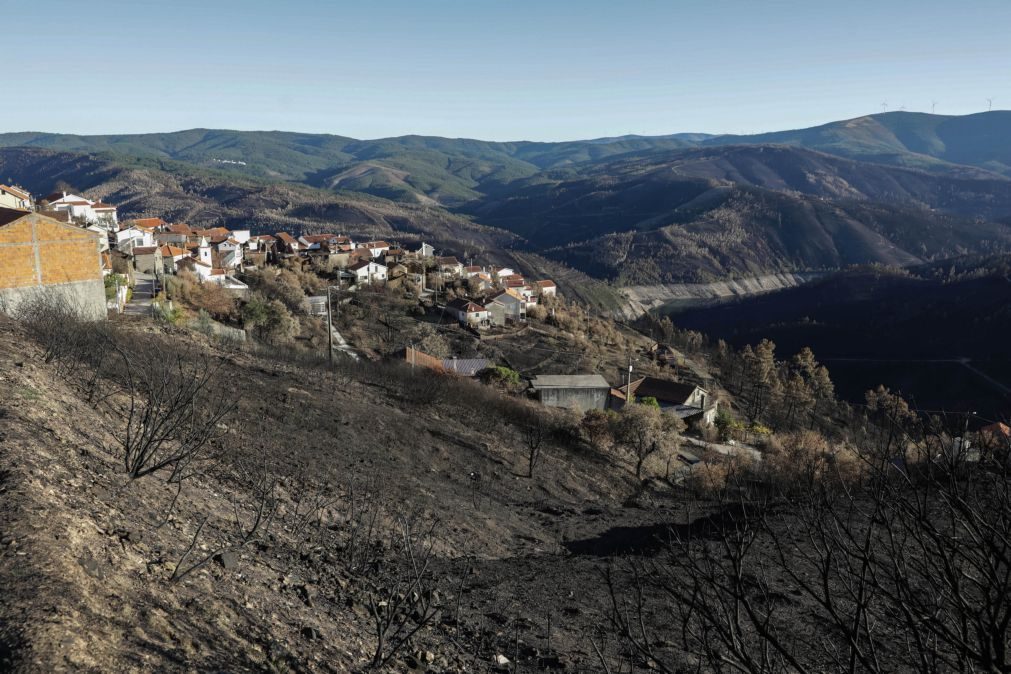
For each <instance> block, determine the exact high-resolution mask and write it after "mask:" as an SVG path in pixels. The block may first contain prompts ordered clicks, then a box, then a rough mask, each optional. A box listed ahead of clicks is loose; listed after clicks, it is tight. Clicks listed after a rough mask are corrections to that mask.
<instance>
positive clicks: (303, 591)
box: [295, 583, 316, 608]
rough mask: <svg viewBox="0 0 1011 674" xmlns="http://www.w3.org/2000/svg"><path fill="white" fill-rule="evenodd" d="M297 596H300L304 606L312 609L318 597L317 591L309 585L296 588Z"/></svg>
mask: <svg viewBox="0 0 1011 674" xmlns="http://www.w3.org/2000/svg"><path fill="white" fill-rule="evenodd" d="M295 594H297V595H298V598H299V599H301V600H302V603H303V604H305V605H306V606H308V607H309V608H312V605H313V604H312V600H313V599H314V598H315V597H316V589H315V588H314V587H313V586H312V585H310V584H308V583H306V584H304V585H299V586H298V587H296V588H295Z"/></svg>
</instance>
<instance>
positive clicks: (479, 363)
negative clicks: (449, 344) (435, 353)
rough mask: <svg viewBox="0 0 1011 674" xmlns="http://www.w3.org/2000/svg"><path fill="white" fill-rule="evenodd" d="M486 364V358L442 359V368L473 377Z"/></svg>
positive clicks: (487, 362) (487, 363)
mask: <svg viewBox="0 0 1011 674" xmlns="http://www.w3.org/2000/svg"><path fill="white" fill-rule="evenodd" d="M488 365H489V361H488V359H487V358H446V359H444V360H443V361H442V367H443V369H445V370H446V371H447V372H452V373H454V374H458V375H460V376H462V377H473V376H474V375H476V374H477V373H478V372H480V371H481V370H483V369H485V368H486V367H488Z"/></svg>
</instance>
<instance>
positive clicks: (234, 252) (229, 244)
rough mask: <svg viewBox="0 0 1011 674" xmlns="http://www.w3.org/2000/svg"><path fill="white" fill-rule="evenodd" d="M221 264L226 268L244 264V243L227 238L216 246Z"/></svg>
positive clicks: (234, 267)
mask: <svg viewBox="0 0 1011 674" xmlns="http://www.w3.org/2000/svg"><path fill="white" fill-rule="evenodd" d="M216 249H217V251H218V260H219V264H220V265H221V267H222V268H224V269H236V268H238V267H241V266H242V245H241V244H240V243H239V242H238V241H236V240H235V239H226V240H224V241H222V242H221V243H219V244H218V245H217V246H216Z"/></svg>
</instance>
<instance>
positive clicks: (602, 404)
mask: <svg viewBox="0 0 1011 674" xmlns="http://www.w3.org/2000/svg"><path fill="white" fill-rule="evenodd" d="M608 392H609V389H606V388H544V389H538V390H537V399H538V400H540V401H541V403H542V404H543V405H546V406H547V407H564V408H566V409H573V410H579V411H580V412H585V411H586V410H602V409H604V408H606V407H607V396H608Z"/></svg>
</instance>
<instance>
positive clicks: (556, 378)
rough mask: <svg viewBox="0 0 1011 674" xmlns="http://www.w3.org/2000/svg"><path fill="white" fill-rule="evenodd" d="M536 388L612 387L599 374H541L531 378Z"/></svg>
mask: <svg viewBox="0 0 1011 674" xmlns="http://www.w3.org/2000/svg"><path fill="white" fill-rule="evenodd" d="M530 383H531V385H532V386H533V387H534V388H535V389H545V388H606V389H609V388H611V385H610V384H608V383H607V380H606V379H604V378H603V377H602V376H600V375H599V374H540V375H537V376H536V377H534V378H533V380H531V382H530Z"/></svg>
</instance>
